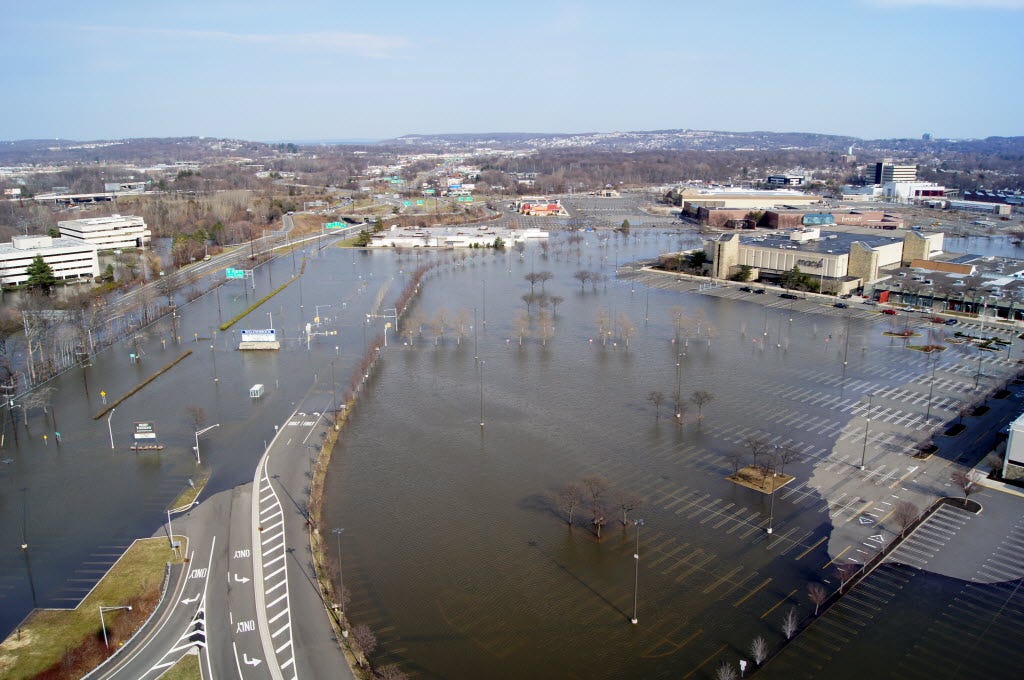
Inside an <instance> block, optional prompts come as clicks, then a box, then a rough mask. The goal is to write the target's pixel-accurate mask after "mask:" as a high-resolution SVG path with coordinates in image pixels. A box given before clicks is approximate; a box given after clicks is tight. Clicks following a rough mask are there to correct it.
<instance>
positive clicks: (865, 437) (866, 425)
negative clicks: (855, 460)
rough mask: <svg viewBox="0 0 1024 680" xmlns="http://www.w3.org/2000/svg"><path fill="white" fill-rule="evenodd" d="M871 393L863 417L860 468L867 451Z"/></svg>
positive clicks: (862, 465)
mask: <svg viewBox="0 0 1024 680" xmlns="http://www.w3.org/2000/svg"><path fill="white" fill-rule="evenodd" d="M873 396H874V395H873V394H869V395H868V410H867V416H865V418H864V446H863V447H861V450H860V469H861V470H863V469H864V458H865V456H867V453H868V428H870V427H871V398H872V397H873Z"/></svg>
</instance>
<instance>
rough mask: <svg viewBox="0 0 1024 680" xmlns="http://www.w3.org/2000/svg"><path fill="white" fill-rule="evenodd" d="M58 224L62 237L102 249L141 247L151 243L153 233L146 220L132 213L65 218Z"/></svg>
mask: <svg viewBox="0 0 1024 680" xmlns="http://www.w3.org/2000/svg"><path fill="white" fill-rule="evenodd" d="M57 226H58V227H60V235H61V236H62V237H64V238H69V239H75V240H76V241H84V242H85V243H89V244H92V245H94V246H96V247H97V248H99V249H100V250H109V249H113V248H140V247H142V246H144V245H145V244H147V243H149V241H150V237H151V236H152V235H153V233H152V232H151V231H150V230H149V229H148V228H147V227H146V221H145V220H143V219H142V218H141V217H135V216H132V215H111V216H110V217H90V218H86V219H82V220H65V221H63V222H58V223H57Z"/></svg>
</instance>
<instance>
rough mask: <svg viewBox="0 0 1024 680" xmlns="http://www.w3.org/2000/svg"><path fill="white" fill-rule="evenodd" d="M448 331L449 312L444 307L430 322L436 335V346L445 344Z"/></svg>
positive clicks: (431, 328)
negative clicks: (445, 334)
mask: <svg viewBox="0 0 1024 680" xmlns="http://www.w3.org/2000/svg"><path fill="white" fill-rule="evenodd" d="M447 329H448V310H446V309H444V308H443V307H442V308H441V309H439V310H437V312H436V313H435V314H434V318H433V319H431V320H430V330H431V332H433V334H434V344H435V345H436V344H438V341H440V342H441V344H444V333H445V331H446V330H447Z"/></svg>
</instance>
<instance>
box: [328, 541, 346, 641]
mask: <svg viewBox="0 0 1024 680" xmlns="http://www.w3.org/2000/svg"><path fill="white" fill-rule="evenodd" d="M331 533H332V534H334V535H335V536H336V537H337V539H338V604H339V605H340V606H341V620H342V628H341V634H342V636H343V637H348V630H346V629H345V624H344V621H345V576H344V572H343V571H342V570H341V535H342V534H343V533H345V529H344V528H342V527H335V528H334V529H331Z"/></svg>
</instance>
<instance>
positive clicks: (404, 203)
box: [402, 201, 412, 208]
mask: <svg viewBox="0 0 1024 680" xmlns="http://www.w3.org/2000/svg"><path fill="white" fill-rule="evenodd" d="M402 205H404V206H405V207H406V208H408V207H409V206H410V205H412V201H402Z"/></svg>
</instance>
